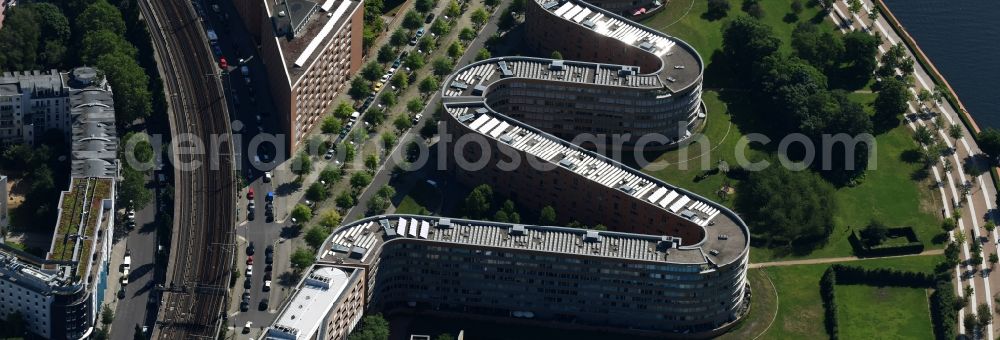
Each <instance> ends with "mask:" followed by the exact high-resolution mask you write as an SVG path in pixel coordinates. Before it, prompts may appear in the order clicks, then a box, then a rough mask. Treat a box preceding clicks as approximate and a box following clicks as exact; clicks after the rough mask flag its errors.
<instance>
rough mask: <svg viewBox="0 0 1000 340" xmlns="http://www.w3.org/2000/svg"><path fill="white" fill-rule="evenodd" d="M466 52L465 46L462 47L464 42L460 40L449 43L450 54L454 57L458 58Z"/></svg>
mask: <svg viewBox="0 0 1000 340" xmlns="http://www.w3.org/2000/svg"><path fill="white" fill-rule="evenodd" d="M463 53H465V48H464V47H462V43H460V42H458V41H453V42H452V43H451V45H448V56H449V57H451V58H452V59H458V58H460V57H461V56H462V54H463Z"/></svg>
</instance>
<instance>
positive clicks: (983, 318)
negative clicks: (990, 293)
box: [976, 303, 993, 329]
mask: <svg viewBox="0 0 1000 340" xmlns="http://www.w3.org/2000/svg"><path fill="white" fill-rule="evenodd" d="M976 316H977V318H979V322H977V324H979V328H980V329H982V328H986V326H989V325H990V324H992V323H993V311H992V310H990V307H989V306H988V305H986V304H985V303H980V304H979V307H978V308H976Z"/></svg>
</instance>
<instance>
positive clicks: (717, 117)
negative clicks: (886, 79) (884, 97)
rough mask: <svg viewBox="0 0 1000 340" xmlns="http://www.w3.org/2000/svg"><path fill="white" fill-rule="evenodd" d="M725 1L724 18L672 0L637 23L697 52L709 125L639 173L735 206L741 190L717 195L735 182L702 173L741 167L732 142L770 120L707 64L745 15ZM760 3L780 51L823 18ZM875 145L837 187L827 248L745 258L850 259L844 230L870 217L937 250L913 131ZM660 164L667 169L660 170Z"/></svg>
mask: <svg viewBox="0 0 1000 340" xmlns="http://www.w3.org/2000/svg"><path fill="white" fill-rule="evenodd" d="M730 3H731V5H732V9H730V10H729V12H728V15H727V16H726V17H723V18H721V19H718V20H708V19H706V18H705V17H704V16H703V14H704V13H705V12H706V10H707V2H705V1H694V0H675V1H670V2H668V3H667V8H666V9H665V10H664V11H662V12H660V13H659V14H657V15H655V16H653V17H651V18H649V19H647V20H645V21H644V22H643V23H644V24H645V25H647V26H650V27H652V28H655V29H658V30H661V31H663V32H665V33H667V34H670V35H674V36H677V37H678V38H681V39H683V40H685V41H687V42H688V43H690V44H691V45H693V46H694V47H695V49H697V50H698V52H699V53H700V54H701V55H702V58H703V59H704V60H705V62H706V64H707V69H706V74H705V77H706V85H705V87H706V91H705V93H704V95H703V100H704V102H705V105H706V108H707V110H708V120H707V122H706V126H705V127H704V129H703V131H702V133H703V134H704V135H705V137H706V139H705V140H704V141H697V140H696V141H694V142H692V143H691V144H689V145H688V146H685V147H683V148H681V149H679V150H673V151H668V152H665V153H660V154H656V155H649V154H647V155H646V158H647V159H650V160H652V159H655V160H656V161H657V162H654V163H653V164H651V165H649V166H645V167H643V170H644V171H646V172H648V173H650V174H652V175H654V176H656V177H658V178H661V179H663V180H665V181H667V182H668V183H672V184H675V185H678V186H681V187H684V188H687V189H689V190H692V191H694V192H697V193H699V194H701V195H703V196H705V197H708V198H711V199H714V200H717V201H718V202H720V203H722V204H725V205H726V206H729V207H733V206H734V199H735V197H736V196H735V195H739V192H735V193H734V194H727V195H726V197H722V196H720V195H719V192H720V189H722V188H723V186H724V185H725V184H729V185H730V186H734V187H735V186H736V185H737V184H738V181H737V180H735V179H730V178H727V176H726V175H725V174H722V173H714V172H713V171H706V169H708V170H714V169H715V168H716V165H717V164H718V162H719V161H720V160H724V161H725V162H726V163H728V164H729V165H730V166H735V165H737V164H739V162H737V155H736V153H737V150H736V149H737V145H738V141H739V140H740V139H741V138H742V137H743V136H744V135H746V134H748V133H756V132H759V133H767V131H768V130H769V125H772V124H773V123H774V122H773V121H772V120H770V119H769V117H771V115H769V114H768V112H765V111H763V110H764V108H760V107H755V105H754V103H753V101H752V100H753V97H752V96H753V93H752V92H751V91H750V90H748V89H740V88H733V87H732V86H734V85H733V83H731V79H733V77H732V75H731V74H729V73H728V71H727V69H728V67H727V66H720V65H719V64H715V65H713V63H714V62H718V61H719V59H720V58H718V57H719V56H720V55H721V49H722V27H723V25H724V24H725V22H727V21H730V20H732V18H735V17H736V16H739V15H746V14H745V13H744V12H743V11H742V10H741V9H740V3H739V2H737V1H731V2H730ZM760 4H761V6H762V8H763V9H764V13H765V15H764V16H763V18H762V19H761V21H763V22H764V23H766V24H767V25H769V26H771V27H772V28H773V31H774V33H775V36H776V37H778V38H779V39H780V40H781V41H782V45H781V50H782V52H785V53H789V52H791V50H792V49H791V44H790V41H791V35H792V30H793V29H794V28H795V26H796V25H798V23H800V22H804V21H808V20H825V17H824V16H822V15H821V14H819V13H820V10H819V8H817V7H810V6H805V8H804V9H803V10H802V12H800V13H799V14H798V15H797V20H794V21H793V20H792V19H793V18H792V17H791V16H789V15H788V14H790V13H791V9H790V6H789V3H788V2H786V1H778V0H763V1H761V2H760ZM814 22H815V21H814ZM819 27H820V28H821V29H823V30H829V31H833V30H835V29H836V28H835V26H834V25H833V24H832V23H831V22H829V21H826V22H820V25H819ZM722 62H725V61H722ZM727 79H729V80H727ZM848 97H849V98H850V100H851V101H854V102H858V103H861V104H862V105H864V107H865V110H866V111H868V113H869V114H872V113H873V109H872V107H871V103H872V102H873V101H874V99H875V95H874V94H872V93H871V92H870V91H868V90H867V89H862V90H860V91H856V92H852V93H850V94H849V96H848ZM770 137H771V138H772V141H771V142H770V143H769V144H768V145H766V146H761V145H760V144H753V145H750V146H749V147H747V148H745V150H742V151H743V152H744V153H745V156H746V158H747V159H749V160H750V161H755V160H759V159H763V158H765V157H767V156H768V155H769V154H773V153H774V150H775V149H776V148H777V144H778V142H779V140H780V137H779V138H776V137H775V136H770ZM876 142H877V145H876V149H875V151H874V152H875V157H874V162H873V163H872V164H870V165H872V166H873V168H872V169H870V170H868V171H867V172H866V173H865V175H864V178H863V179H861V180H860V181H859V184H857V185H854V186H842V187H838V188H837V189H836V191H835V193H834V201H835V203H836V209H835V210H834V211H835V214H834V218H833V224H834V228H833V232H832V233H831V234H830V236H829V239H828V240H827V242H826V243H825V244H821V245H819V246H817V247H814V248H813V249H811V250H810V251H805V252H801V251H792V250H791V249H785V248H760V247H755V248H754V249H753V250H752V251H751V261H752V262H766V261H774V260H779V259H791V258H827V257H844V256H851V255H852V249H851V245H850V243H849V242H848V240H847V237H848V235H849V233H850V230H852V229H854V230H858V229H860V228H863V227H864V226H865V225H867V224H868V223H870V222H871V221H872V220H879V221H881V222H882V223H884V224H886V225H889V226H911V227H913V228H914V230H915V231H916V232H917V235H918V237H919V239H920V241H921V242H924V243H925V245H926V246H927V248H929V249H934V248H941V247H943V245H942V244H940V243H934V242H932V240H935V238H938V240H940V237H939V235H941V234H942V230H941V228H940V216H939V215H940V213H939V211H940V207H941V203H940V197H937V195H935V194H934V192H933V191H932V185H933V181H932V179H930V178H928V177H930V176H928V175H927V174H926V173H924V172H922V171H921V169H922V168H923V164H921V163H920V162H919V161H917V160H916V159H914V157H913V154H914V153H915V150H917V149H918V146H917V143H916V142H915V141H914V140H913V137H912V132H911V131H910V130H909V128H908V127H906V126H905V125H900V126H897V127H895V128H893V129H891V130H889V131H887V132H884V133H880V134H877V135H876ZM706 150H707V151H708V152H707V153H706ZM663 162H667V163H669V165H667V166H665V167H663V166H662V164H664V163H663ZM705 165H707V167H706V166H705Z"/></svg>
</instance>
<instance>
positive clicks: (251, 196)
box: [247, 188, 253, 199]
mask: <svg viewBox="0 0 1000 340" xmlns="http://www.w3.org/2000/svg"><path fill="white" fill-rule="evenodd" d="M247 199H253V188H250V190H249V191H247Z"/></svg>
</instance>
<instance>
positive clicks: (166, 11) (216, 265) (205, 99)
mask: <svg viewBox="0 0 1000 340" xmlns="http://www.w3.org/2000/svg"><path fill="white" fill-rule="evenodd" d="M139 3H140V7H141V10H142V14H143V16H144V18H146V22H147V24H148V25H149V29H150V35H151V36H152V40H153V44H154V47H155V49H156V53H157V55H158V57H159V60H160V67H161V69H160V71H161V72H162V73H163V77H162V78H163V79H164V82H165V88H166V90H167V93H168V96H169V99H168V100H169V104H170V106H171V112H172V116H171V134H172V135H173V136H172V138H173V140H174V141H175V142H176V141H178V140H181V141H183V140H186V139H189V138H190V139H191V140H200V141H201V142H202V143H204V144H207V145H212V144H222V143H225V144H224V146H223V149H222V150H218V154H214V155H213V154H212V152H197V153H193V154H180V155H174V156H173V157H174V158H173V162H174V171H175V180H176V183H175V189H174V190H175V192H174V197H175V199H176V202H175V205H174V214H173V216H174V220H173V223H174V225H173V229H172V230H173V231H172V236H171V239H172V242H171V249H170V259H169V262H168V265H167V274H166V283H165V284H164V289H163V295H162V297H161V299H160V307H159V311H158V314H157V323H156V326H155V327H154V330H153V334H152V336H153V338H162V339H191V338H207V337H212V338H214V337H216V336H217V334H218V331H219V327H220V326H221V321H222V317H223V315H224V314H223V313H224V308H223V307H224V306H225V303H226V294H227V291H228V285H229V280H230V270H231V266H232V264H233V256H234V251H235V249H234V246H233V242H234V239H233V238H234V234H233V226H234V223H235V218H234V211H235V204H236V202H235V195H236V193H235V189H236V185H235V172H234V160H233V154H234V153H233V150H232V147H233V146H232V142H231V141H232V138H231V136H230V135H229V131H230V127H229V114H228V111H227V104H226V100H225V94H224V93H225V92H224V90H223V88H222V83H221V82H220V80H219V78H218V77H217V76H216V74H217V71H218V69H217V68H216V67H215V64H214V61H213V59H212V54H211V52H210V51H209V47H208V44H207V43H206V41H207V39H206V37H205V35H204V33H203V32H204V31H203V29H202V26H201V22H200V19H199V17H198V16H197V15H196V14H195V12H194V9H193V8H192V7H191V5H190V4H189V3H188V2H187V1H183V0H143V1H140V2H139ZM216 139H219V142H216V141H215V140H216ZM201 151H205V148H204V147H202V148H201ZM184 164H190V165H191V166H193V167H194V168H193V169H186V168H185V167H184V166H183V165H184ZM196 164H197V165H196Z"/></svg>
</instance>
